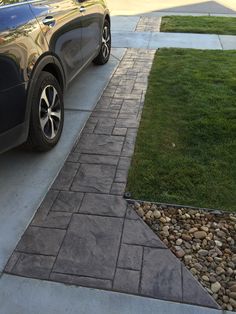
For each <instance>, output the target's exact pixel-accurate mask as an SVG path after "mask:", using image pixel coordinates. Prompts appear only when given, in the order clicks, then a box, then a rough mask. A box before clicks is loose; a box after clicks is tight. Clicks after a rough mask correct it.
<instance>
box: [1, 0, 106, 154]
mask: <svg viewBox="0 0 236 314" xmlns="http://www.w3.org/2000/svg"><path fill="white" fill-rule="evenodd" d="M110 49H111V34H110V16H109V11H108V9H107V7H106V4H105V1H104V0H28V1H26V0H0V152H3V151H6V150H8V149H10V148H12V147H14V146H17V145H19V144H22V143H24V142H26V146H29V147H31V148H33V149H36V150H41V151H44V150H48V149H50V148H52V147H53V146H54V145H55V144H56V143H57V142H58V140H59V138H60V135H61V132H62V128H63V120H64V107H63V91H64V90H65V88H66V86H67V84H68V83H69V82H70V81H71V80H72V79H73V78H74V77H75V76H76V75H77V74H78V73H79V72H80V71H81V70H82V69H83V68H84V67H85V66H86V65H87V64H88V63H90V62H91V61H93V62H94V63H95V64H105V63H106V62H107V61H108V59H109V56H110Z"/></svg>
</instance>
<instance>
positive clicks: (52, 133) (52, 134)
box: [49, 118, 56, 138]
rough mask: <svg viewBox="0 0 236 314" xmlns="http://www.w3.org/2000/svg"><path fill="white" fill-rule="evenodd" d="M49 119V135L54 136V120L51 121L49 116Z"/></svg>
mask: <svg viewBox="0 0 236 314" xmlns="http://www.w3.org/2000/svg"><path fill="white" fill-rule="evenodd" d="M49 121H50V126H51V136H50V138H54V137H55V135H56V132H55V127H54V121H53V119H52V118H49Z"/></svg>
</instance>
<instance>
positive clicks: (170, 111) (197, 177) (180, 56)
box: [126, 49, 236, 210]
mask: <svg viewBox="0 0 236 314" xmlns="http://www.w3.org/2000/svg"><path fill="white" fill-rule="evenodd" d="M126 190H127V191H129V192H131V196H132V197H133V198H135V199H142V200H150V201H157V202H165V203H175V204H181V205H192V206H199V207H208V208H218V209H227V210H236V51H209V50H208V51H202V50H191V49H160V50H159V51H158V52H157V53H156V56H155V59H154V63H153V67H152V70H151V74H150V76H149V86H148V90H147V94H146V98H145V105H144V109H143V114H142V120H141V124H140V128H139V131H138V136H137V141H136V147H135V152H134V156H133V160H132V165H131V168H130V171H129V177H128V185H127V188H126Z"/></svg>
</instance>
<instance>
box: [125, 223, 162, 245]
mask: <svg viewBox="0 0 236 314" xmlns="http://www.w3.org/2000/svg"><path fill="white" fill-rule="evenodd" d="M122 241H123V243H127V244H136V245H143V246H150V247H157V248H162V249H166V246H165V245H164V244H163V242H162V241H161V240H160V239H159V238H158V237H157V235H155V233H154V232H153V231H152V230H151V229H150V228H149V227H148V226H147V225H146V224H145V223H144V222H143V221H142V220H141V219H138V220H129V219H126V220H125V225H124V231H123V240H122Z"/></svg>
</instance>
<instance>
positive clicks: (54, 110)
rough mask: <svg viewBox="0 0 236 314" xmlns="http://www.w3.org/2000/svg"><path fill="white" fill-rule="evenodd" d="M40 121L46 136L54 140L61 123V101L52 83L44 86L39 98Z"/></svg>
mask: <svg viewBox="0 0 236 314" xmlns="http://www.w3.org/2000/svg"><path fill="white" fill-rule="evenodd" d="M39 121H40V126H41V129H42V131H43V134H44V136H45V137H46V138H47V139H49V140H52V139H54V138H55V137H56V136H57V133H58V130H59V128H60V124H61V102H60V98H59V96H58V92H57V90H56V89H55V87H54V86H52V85H47V86H46V87H44V89H43V91H42V93H41V96H40V100H39Z"/></svg>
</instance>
